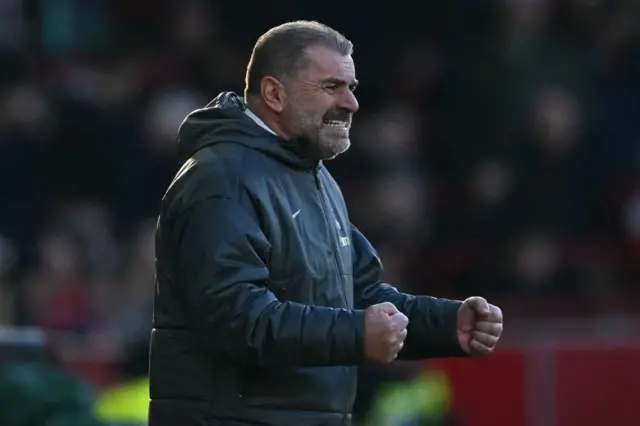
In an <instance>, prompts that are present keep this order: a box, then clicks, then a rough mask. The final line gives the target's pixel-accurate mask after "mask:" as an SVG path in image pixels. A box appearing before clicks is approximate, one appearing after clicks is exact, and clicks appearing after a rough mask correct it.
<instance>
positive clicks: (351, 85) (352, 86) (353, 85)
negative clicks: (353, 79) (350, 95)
mask: <svg viewBox="0 0 640 426" xmlns="http://www.w3.org/2000/svg"><path fill="white" fill-rule="evenodd" d="M357 88H358V85H357V84H350V85H349V90H350V91H351V92H355V91H356V89H357Z"/></svg>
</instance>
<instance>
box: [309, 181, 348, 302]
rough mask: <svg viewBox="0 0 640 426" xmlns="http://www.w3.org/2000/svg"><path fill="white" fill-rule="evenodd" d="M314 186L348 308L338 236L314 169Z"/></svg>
mask: <svg viewBox="0 0 640 426" xmlns="http://www.w3.org/2000/svg"><path fill="white" fill-rule="evenodd" d="M314 173H315V179H316V186H317V187H318V192H320V205H321V207H322V214H323V216H324V220H325V223H326V225H327V232H329V239H330V240H331V244H333V261H334V263H335V267H336V270H337V272H338V275H339V279H340V295H341V296H342V301H343V302H344V307H345V309H348V308H349V304H348V302H347V291H346V289H345V287H344V278H343V276H342V274H343V271H344V265H343V264H342V259H340V258H339V256H338V253H340V245H339V243H338V238H337V237H336V235H335V233H334V232H333V231H332V229H333V223H331V220H330V219H329V213H328V210H329V208H330V206H329V205H328V203H327V197H326V195H325V194H326V191H325V189H324V185H323V184H322V180H320V171H319V170H316V171H315V172H314Z"/></svg>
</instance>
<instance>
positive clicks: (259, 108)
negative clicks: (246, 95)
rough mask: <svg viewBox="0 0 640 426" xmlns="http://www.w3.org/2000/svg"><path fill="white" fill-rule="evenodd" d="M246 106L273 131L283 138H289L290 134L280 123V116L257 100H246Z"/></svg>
mask: <svg viewBox="0 0 640 426" xmlns="http://www.w3.org/2000/svg"><path fill="white" fill-rule="evenodd" d="M247 106H248V107H249V109H250V110H251V112H253V113H254V114H255V115H256V117H258V118H259V119H260V120H262V122H263V123H264V124H266V125H267V127H269V128H270V129H271V130H273V132H274V133H275V134H276V135H278V136H279V137H280V138H282V139H284V140H291V139H292V137H291V134H290V133H289V132H288V131H287V130H286V127H285V126H284V125H283V124H282V122H281V120H280V117H279V116H277V115H276V114H275V113H274V112H273V111H271V110H270V109H269V108H267V107H266V105H264V104H263V103H262V102H259V101H248V102H247Z"/></svg>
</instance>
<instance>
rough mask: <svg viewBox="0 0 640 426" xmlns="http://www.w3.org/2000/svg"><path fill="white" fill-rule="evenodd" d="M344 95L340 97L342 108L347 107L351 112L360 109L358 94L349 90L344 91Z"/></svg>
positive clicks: (353, 112)
mask: <svg viewBox="0 0 640 426" xmlns="http://www.w3.org/2000/svg"><path fill="white" fill-rule="evenodd" d="M344 93H345V94H344V96H342V97H341V98H340V103H339V105H338V106H339V107H340V108H341V109H346V110H347V111H349V112H350V113H351V114H355V113H356V112H358V109H360V105H359V104H358V100H357V99H356V95H354V93H353V92H352V91H351V90H347V91H345V92H344Z"/></svg>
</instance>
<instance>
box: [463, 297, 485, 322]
mask: <svg viewBox="0 0 640 426" xmlns="http://www.w3.org/2000/svg"><path fill="white" fill-rule="evenodd" d="M466 302H467V306H469V308H470V309H471V310H472V311H474V312H475V313H477V314H478V315H480V316H483V317H486V316H488V315H489V314H490V313H491V309H490V308H489V302H487V301H486V299H485V298H483V297H478V296H474V297H470V298H468V299H467V300H466Z"/></svg>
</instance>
